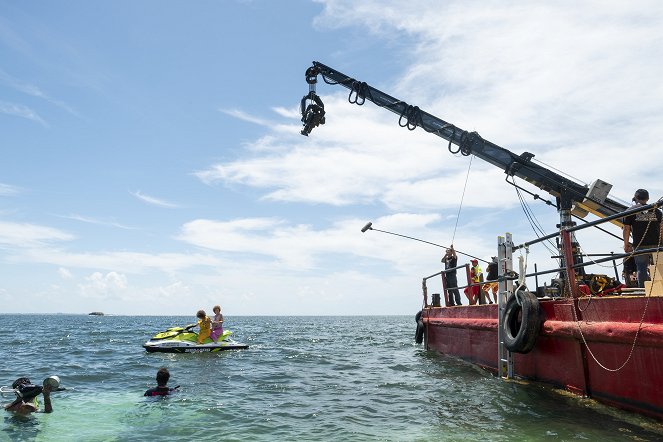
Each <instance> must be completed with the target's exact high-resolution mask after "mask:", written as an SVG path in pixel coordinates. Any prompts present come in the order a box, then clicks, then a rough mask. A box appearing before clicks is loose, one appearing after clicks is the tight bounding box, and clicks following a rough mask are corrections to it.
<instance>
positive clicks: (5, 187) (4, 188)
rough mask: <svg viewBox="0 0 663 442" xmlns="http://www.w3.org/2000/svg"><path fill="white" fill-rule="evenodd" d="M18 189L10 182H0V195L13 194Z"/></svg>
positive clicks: (16, 192) (17, 191)
mask: <svg viewBox="0 0 663 442" xmlns="http://www.w3.org/2000/svg"><path fill="white" fill-rule="evenodd" d="M19 191H20V189H19V188H18V187H16V186H12V185H10V184H4V183H0V196H13V195H16V194H18V193H19Z"/></svg>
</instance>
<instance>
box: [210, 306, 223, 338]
mask: <svg viewBox="0 0 663 442" xmlns="http://www.w3.org/2000/svg"><path fill="white" fill-rule="evenodd" d="M212 311H214V317H213V318H212V331H211V332H210V338H212V341H214V342H216V341H218V339H219V336H221V335H223V315H222V314H221V306H220V305H215V306H214V308H213V309H212Z"/></svg>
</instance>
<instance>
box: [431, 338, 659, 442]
mask: <svg viewBox="0 0 663 442" xmlns="http://www.w3.org/2000/svg"><path fill="white" fill-rule="evenodd" d="M418 357H419V358H420V361H421V365H422V367H423V368H422V374H425V375H426V376H427V377H428V379H429V380H430V381H431V385H430V386H429V387H428V388H427V389H426V390H425V392H424V393H423V394H422V395H421V396H420V402H421V405H422V412H423V413H428V414H430V415H431V416H435V418H434V420H435V421H436V425H437V434H438V436H440V435H443V436H442V437H443V439H449V440H454V439H462V440H490V441H512V440H598V439H600V440H604V441H606V440H608V441H612V440H614V441H624V440H633V441H658V440H663V424H661V423H660V422H658V421H656V420H653V419H650V418H648V417H644V416H641V415H638V414H634V413H630V412H626V411H623V410H618V409H615V408H612V407H608V406H605V405H603V404H600V403H598V402H596V401H594V400H592V399H588V398H583V397H580V396H577V395H574V394H571V393H569V392H566V391H563V390H558V389H553V388H550V387H548V386H544V385H541V384H537V383H529V382H525V381H507V380H502V379H499V378H497V377H496V376H495V375H494V374H492V373H491V372H489V371H486V370H484V369H482V368H480V367H477V366H475V365H473V364H470V363H467V362H465V361H462V360H460V359H457V358H453V357H448V356H445V355H441V354H439V353H437V352H433V351H425V350H422V351H421V352H420V353H419V354H418ZM431 420H432V419H431ZM433 434H434V432H432V433H431V436H432V435H433Z"/></svg>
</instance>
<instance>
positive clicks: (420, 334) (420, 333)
mask: <svg viewBox="0 0 663 442" xmlns="http://www.w3.org/2000/svg"><path fill="white" fill-rule="evenodd" d="M421 314H422V311H421V310H420V311H419V312H418V313H417V314H416V315H415V316H414V320H415V322H416V323H417V331H416V332H415V334H414V342H416V343H417V344H421V343H422V342H424V333H425V331H426V327H424V321H422V320H421Z"/></svg>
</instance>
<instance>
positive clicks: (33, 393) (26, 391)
mask: <svg viewBox="0 0 663 442" xmlns="http://www.w3.org/2000/svg"><path fill="white" fill-rule="evenodd" d="M12 388H13V389H14V391H15V392H16V399H15V400H14V402H12V403H10V404H7V405H5V406H4V408H5V410H7V411H10V412H12V413H15V414H24V415H25V414H30V413H35V412H38V411H39V406H38V403H37V396H39V394H40V393H41V394H43V396H44V411H43V412H44V413H51V412H52V411H53V406H52V405H51V391H53V386H52V385H51V384H50V383H48V382H46V381H44V386H43V387H39V386H36V385H32V383H31V382H30V379H28V378H18V379H16V380H15V381H14V383H13V384H12Z"/></svg>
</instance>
